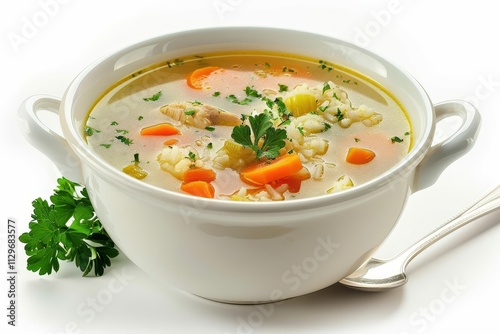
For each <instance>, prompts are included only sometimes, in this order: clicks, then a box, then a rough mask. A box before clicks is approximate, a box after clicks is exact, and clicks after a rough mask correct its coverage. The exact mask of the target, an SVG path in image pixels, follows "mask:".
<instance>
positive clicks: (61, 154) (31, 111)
mask: <svg viewBox="0 0 500 334" xmlns="http://www.w3.org/2000/svg"><path fill="white" fill-rule="evenodd" d="M60 105H61V100H60V99H58V98H56V97H52V96H48V95H35V96H31V97H29V98H27V99H26V100H24V102H23V103H22V104H21V106H20V107H19V111H18V123H19V127H20V129H21V132H22V133H23V135H24V137H25V138H26V139H27V140H28V142H29V143H30V144H31V145H32V146H33V147H34V148H36V149H37V150H39V151H40V152H42V153H43V154H45V156H47V157H48V158H49V159H50V160H52V162H53V163H54V164H55V165H56V167H57V168H58V169H59V171H60V172H61V174H62V175H63V176H64V177H66V178H68V179H70V180H72V181H75V182H82V180H83V178H82V175H81V168H80V160H79V159H78V158H77V157H76V155H75V154H74V153H73V152H72V151H71V149H70V148H69V146H68V143H67V141H66V139H64V137H63V136H61V135H60V134H59V133H58V132H57V131H56V129H55V127H54V125H53V124H50V122H47V121H44V120H43V119H42V118H40V114H39V112H40V111H42V110H45V111H49V112H52V113H54V114H55V115H57V117H58V118H59V108H60Z"/></svg>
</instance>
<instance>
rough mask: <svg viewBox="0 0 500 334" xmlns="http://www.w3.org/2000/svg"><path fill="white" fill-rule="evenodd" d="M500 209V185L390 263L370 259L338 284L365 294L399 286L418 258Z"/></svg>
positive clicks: (404, 280) (405, 280) (390, 260)
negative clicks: (444, 240)
mask: <svg viewBox="0 0 500 334" xmlns="http://www.w3.org/2000/svg"><path fill="white" fill-rule="evenodd" d="M499 207H500V185H499V186H496V187H495V188H494V189H492V190H491V191H489V192H488V193H487V194H486V195H484V196H482V197H481V198H480V199H479V200H477V201H476V202H474V203H473V204H472V205H470V206H469V207H468V208H466V209H465V210H463V211H462V212H460V213H459V214H458V215H456V216H455V217H453V218H451V219H450V220H448V221H447V222H446V223H445V224H443V225H442V226H441V227H439V228H437V229H435V230H434V231H432V232H431V233H429V234H428V235H427V236H425V237H424V238H422V239H421V240H419V241H418V242H416V243H415V244H414V245H412V246H410V247H409V248H407V249H406V250H404V251H403V252H401V253H399V254H398V255H397V256H395V257H393V258H392V259H389V260H380V259H377V258H371V259H370V260H368V262H366V263H365V264H364V265H363V266H361V267H360V268H358V269H357V270H356V271H355V272H353V273H352V274H350V275H349V276H347V277H345V278H343V279H342V280H340V281H339V283H341V284H342V285H345V286H347V287H349V288H353V289H357V290H363V291H384V290H388V289H392V288H397V287H400V286H402V285H404V284H405V283H406V282H407V281H408V278H407V276H406V273H405V270H406V266H407V265H408V263H410V261H411V260H413V258H414V257H415V256H417V255H418V254H420V252H422V251H423V250H424V249H426V248H427V247H429V246H430V245H432V244H434V243H435V242H436V241H438V240H440V239H441V238H443V237H444V236H446V235H448V234H450V233H451V232H453V231H455V230H457V229H459V228H460V227H462V226H465V225H467V224H468V223H470V222H472V221H473V220H475V219H478V218H479V217H482V216H484V215H486V214H487V213H490V212H491V211H493V210H495V209H497V208H499Z"/></svg>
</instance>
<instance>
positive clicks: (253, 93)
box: [245, 86, 262, 98]
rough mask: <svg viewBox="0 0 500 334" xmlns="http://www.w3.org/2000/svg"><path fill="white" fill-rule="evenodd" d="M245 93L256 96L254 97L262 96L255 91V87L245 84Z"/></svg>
mask: <svg viewBox="0 0 500 334" xmlns="http://www.w3.org/2000/svg"><path fill="white" fill-rule="evenodd" d="M245 94H247V96H249V97H256V98H260V97H262V95H261V94H259V92H257V91H256V90H255V89H253V86H252V87H249V86H247V87H246V88H245Z"/></svg>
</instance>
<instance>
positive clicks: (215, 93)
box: [212, 91, 220, 97]
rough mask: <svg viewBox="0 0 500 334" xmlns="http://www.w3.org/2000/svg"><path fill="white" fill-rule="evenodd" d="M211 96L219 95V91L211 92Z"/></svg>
mask: <svg viewBox="0 0 500 334" xmlns="http://www.w3.org/2000/svg"><path fill="white" fill-rule="evenodd" d="M212 96H214V97H217V96H220V92H219V91H217V92H214V93H213V94H212Z"/></svg>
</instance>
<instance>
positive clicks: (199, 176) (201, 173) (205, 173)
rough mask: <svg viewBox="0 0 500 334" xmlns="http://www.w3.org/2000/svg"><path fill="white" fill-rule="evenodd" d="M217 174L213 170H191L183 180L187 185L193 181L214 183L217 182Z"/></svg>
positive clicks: (185, 174)
mask: <svg viewBox="0 0 500 334" xmlns="http://www.w3.org/2000/svg"><path fill="white" fill-rule="evenodd" d="M215 177H216V174H215V172H214V171H213V169H207V168H196V167H195V168H190V169H188V170H187V171H186V172H185V173H184V176H183V180H184V182H186V183H189V182H193V181H205V182H212V181H213V180H215Z"/></svg>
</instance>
